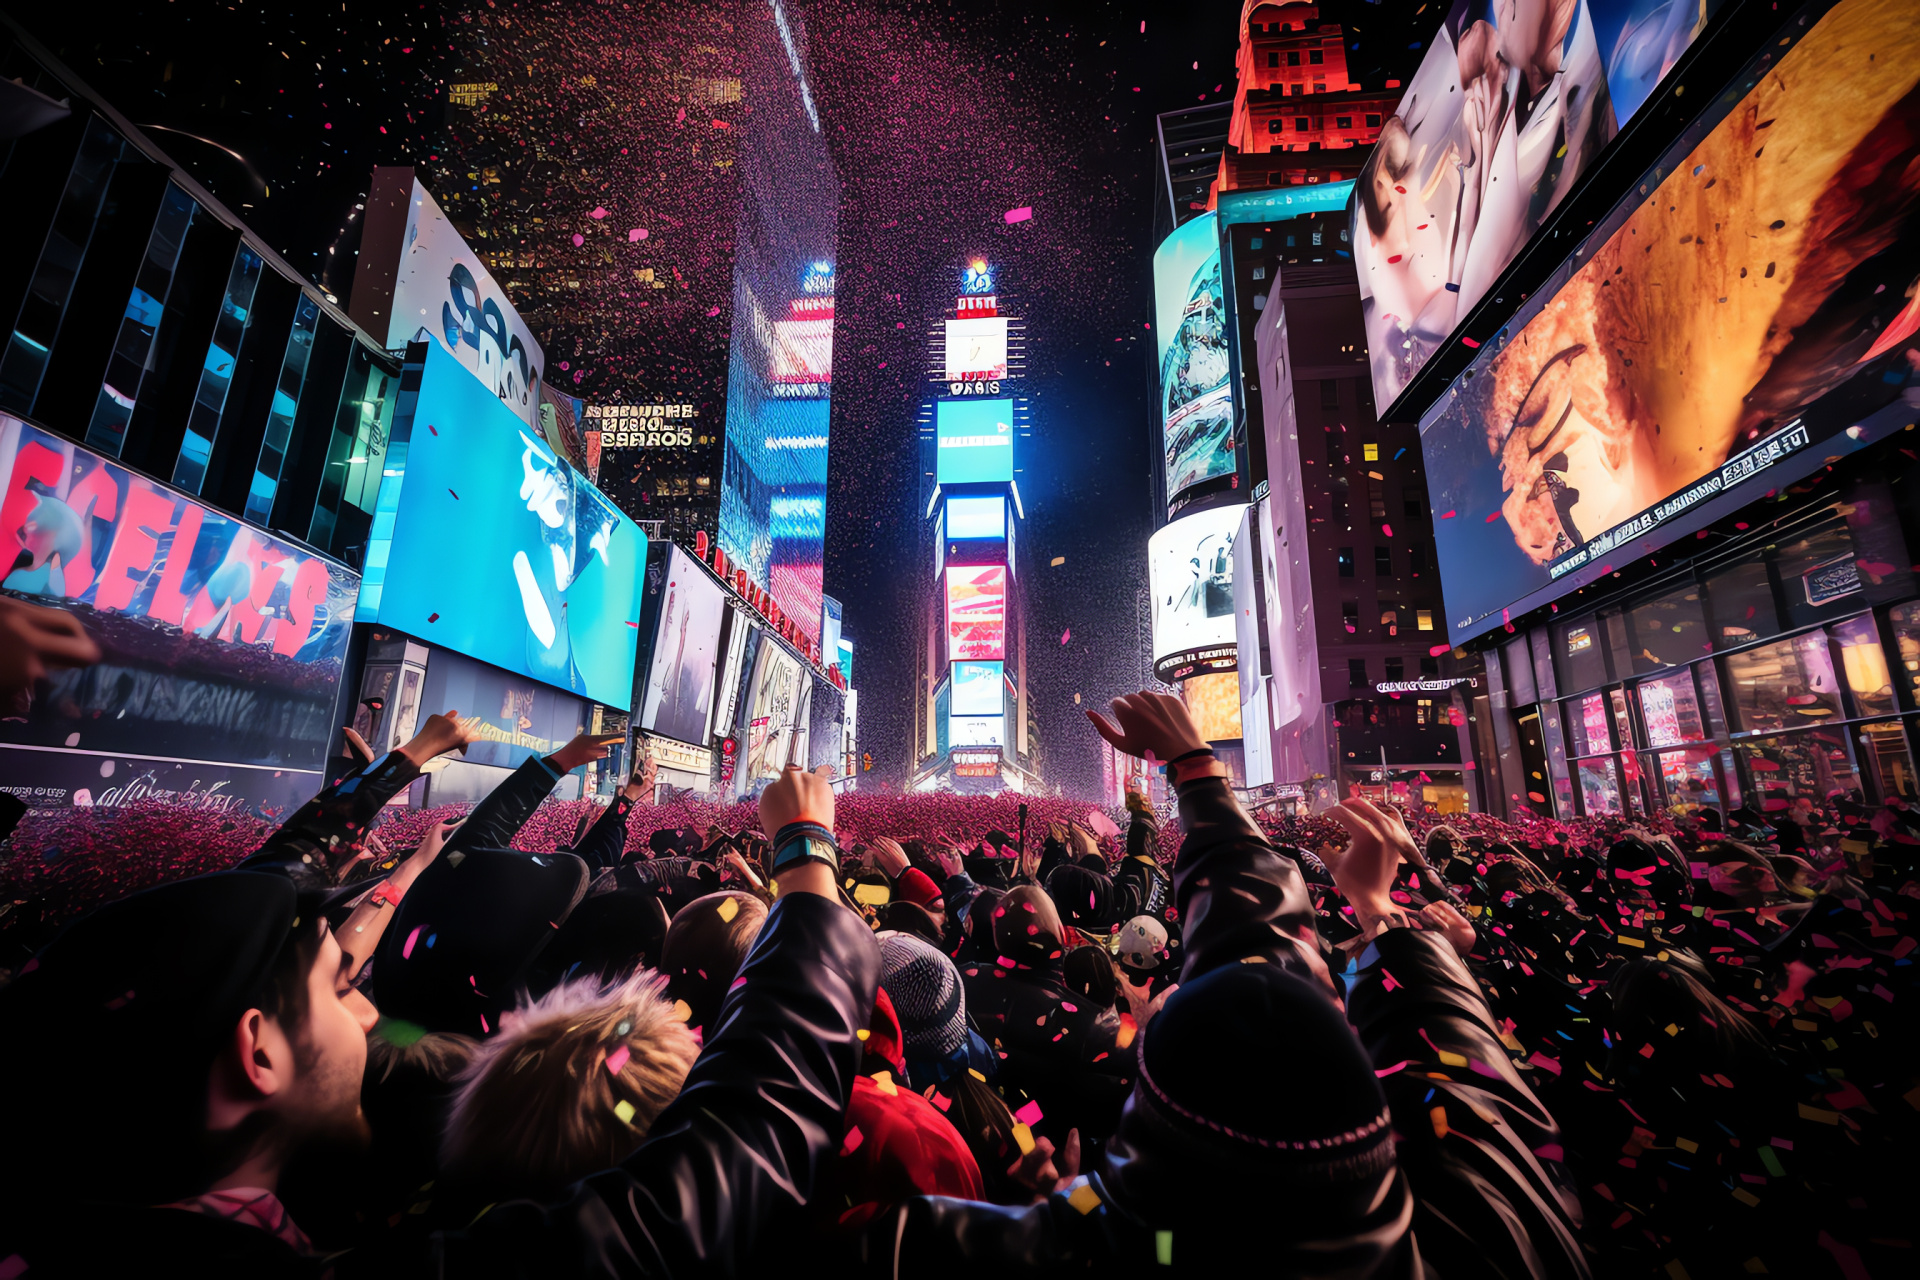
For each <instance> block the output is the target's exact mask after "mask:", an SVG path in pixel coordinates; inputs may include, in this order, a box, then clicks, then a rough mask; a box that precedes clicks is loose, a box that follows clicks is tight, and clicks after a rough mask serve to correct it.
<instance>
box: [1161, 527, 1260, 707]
mask: <svg viewBox="0 0 1920 1280" xmlns="http://www.w3.org/2000/svg"><path fill="white" fill-rule="evenodd" d="M1245 511H1246V504H1245V503H1241V504H1240V505H1237V506H1230V507H1214V508H1212V509H1210V510H1207V511H1202V512H1199V513H1197V514H1195V515H1190V516H1183V517H1181V518H1180V519H1178V520H1175V521H1174V522H1173V523H1172V524H1170V525H1167V526H1166V527H1165V528H1163V529H1161V530H1160V531H1159V532H1158V533H1156V534H1154V535H1153V537H1152V538H1151V539H1150V540H1149V541H1148V542H1147V579H1148V583H1149V585H1150V586H1151V587H1152V590H1153V673H1154V675H1155V676H1156V677H1157V678H1159V679H1161V680H1184V679H1187V678H1189V677H1191V676H1194V675H1199V674H1203V673H1205V672H1209V671H1234V670H1237V669H1238V666H1239V662H1238V656H1237V655H1238V645H1237V642H1236V639H1235V631H1234V628H1235V611H1234V606H1233V539H1234V532H1235V531H1236V530H1237V529H1238V528H1239V527H1240V522H1241V516H1242V514H1243V513H1244V512H1245Z"/></svg>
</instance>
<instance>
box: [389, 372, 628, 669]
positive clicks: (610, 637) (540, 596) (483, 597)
mask: <svg viewBox="0 0 1920 1280" xmlns="http://www.w3.org/2000/svg"><path fill="white" fill-rule="evenodd" d="M389 460H390V462H391V461H393V459H392V458H391V457H390V459H389ZM395 469H400V468H397V467H396V468H395ZM387 484H388V485H389V486H397V495H396V497H395V498H394V500H393V501H394V503H395V506H394V510H393V515H392V521H393V523H392V534H391V542H390V543H388V544H385V545H382V544H380V543H378V542H376V544H375V545H374V546H373V547H370V548H369V554H368V563H369V565H372V564H374V563H375V561H376V557H377V558H378V559H379V560H381V561H384V578H383V580H382V582H381V584H380V586H379V589H378V592H377V594H376V593H374V592H371V591H370V592H369V593H367V597H366V598H363V599H362V601H361V609H360V613H361V616H362V617H368V615H369V614H371V615H372V617H373V618H377V620H378V621H379V622H381V623H383V624H385V625H387V626H390V627H393V628H395V629H396V630H399V631H403V632H406V633H407V634H409V635H415V636H419V637H420V638H421V639H423V640H427V641H430V642H432V643H434V644H437V645H442V646H444V647H446V648H449V649H453V650H455V651H456V652H459V653H464V654H466V655H468V656H469V657H473V658H478V659H480V660H481V661H482V662H490V663H492V664H493V665H494V666H496V667H501V668H504V669H505V670H508V671H517V672H520V673H521V674H523V675H528V676H532V677H533V678H534V679H535V680H539V681H542V682H543V683H546V684H550V685H554V686H556V687H557V688H561V689H566V690H568V691H569V692H572V693H577V694H580V695H582V696H584V697H588V698H591V699H593V700H594V701H596V702H603V703H605V704H606V705H608V706H611V707H625V706H628V705H630V703H631V701H632V696H633V661H634V650H635V642H636V640H637V639H638V636H639V625H640V590H641V582H642V577H643V574H644V570H645V562H646V553H647V538H646V535H645V534H644V533H642V532H641V531H640V527H639V526H638V525H636V524H634V522H633V521H632V520H630V519H628V518H627V516H626V515H625V514H624V513H622V512H621V511H620V509H619V508H617V507H615V506H614V505H613V503H612V502H610V501H609V500H608V499H607V498H606V496H605V495H603V494H602V493H601V492H600V491H599V490H598V489H595V488H594V487H593V486H592V485H591V484H588V483H587V478H586V477H585V476H583V475H581V474H580V473H579V472H577V471H575V470H574V469H573V468H572V467H570V466H568V465H567V464H566V463H565V462H564V461H562V460H561V459H560V458H558V457H557V456H555V454H554V452H553V451H552V450H551V449H550V448H548V447H547V444H546V441H545V440H543V439H541V438H540V437H539V435H537V434H536V433H534V432H531V431H529V430H528V429H527V428H526V426H525V425H524V424H523V423H521V422H520V420H519V419H518V418H516V417H515V416H514V415H513V414H512V412H510V411H509V410H508V409H507V408H506V406H505V405H504V404H502V403H501V402H500V401H499V400H497V399H496V398H494V397H493V396H492V395H491V394H489V393H488V392H487V390H486V388H485V387H483V386H481V385H480V384H479V383H478V382H477V381H475V380H474V379H473V378H472V377H470V376H468V374H467V373H466V372H465V371H464V370H462V369H460V368H459V367H458V366H457V365H456V364H455V362H454V360H453V357H451V356H449V355H448V354H447V353H446V352H444V351H442V350H441V349H440V348H438V347H429V348H428V349H427V362H426V368H425V369H424V371H423V372H422V376H421V380H420V392H419V399H418V401H417V403H416V407H415V410H414V417H413V427H412V438H411V440H410V441H409V442H408V444H407V452H406V456H405V464H404V469H403V471H402V474H401V475H399V476H395V477H392V478H390V479H388V481H387ZM385 505H386V495H385V494H384V493H383V494H382V506H383V507H385ZM375 531H376V534H377V533H378V532H379V526H378V525H376V526H375Z"/></svg>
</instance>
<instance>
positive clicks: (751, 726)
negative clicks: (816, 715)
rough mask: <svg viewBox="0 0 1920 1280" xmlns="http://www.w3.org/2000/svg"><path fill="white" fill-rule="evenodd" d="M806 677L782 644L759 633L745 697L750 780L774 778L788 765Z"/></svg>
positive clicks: (798, 722)
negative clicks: (758, 649)
mask: <svg viewBox="0 0 1920 1280" xmlns="http://www.w3.org/2000/svg"><path fill="white" fill-rule="evenodd" d="M806 678H807V677H806V674H805V673H804V672H803V671H802V670H801V668H800V663H799V660H798V659H796V658H794V657H793V656H792V655H791V654H789V653H788V652H787V651H786V650H785V649H783V648H781V647H780V645H779V644H777V643H776V642H775V641H774V639H773V637H772V635H771V634H763V635H762V636H761V638H760V654H759V658H758V660H757V661H756V662H755V663H754V668H753V680H752V683H751V685H750V686H749V691H748V701H747V708H748V711H747V760H746V776H747V781H748V783H749V784H751V783H753V782H756V781H761V780H764V779H768V778H777V777H779V776H780V772H781V770H783V769H785V768H786V767H787V757H788V755H789V754H791V753H792V751H793V749H794V735H795V733H796V732H798V730H799V727H800V711H801V707H800V703H801V694H802V682H803V681H805V680H806Z"/></svg>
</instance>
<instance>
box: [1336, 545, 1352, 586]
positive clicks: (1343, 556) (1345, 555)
mask: <svg viewBox="0 0 1920 1280" xmlns="http://www.w3.org/2000/svg"><path fill="white" fill-rule="evenodd" d="M1339 555H1340V576H1341V577H1343V578H1351V577H1352V576H1353V548H1352V547H1341V548H1340V552H1339Z"/></svg>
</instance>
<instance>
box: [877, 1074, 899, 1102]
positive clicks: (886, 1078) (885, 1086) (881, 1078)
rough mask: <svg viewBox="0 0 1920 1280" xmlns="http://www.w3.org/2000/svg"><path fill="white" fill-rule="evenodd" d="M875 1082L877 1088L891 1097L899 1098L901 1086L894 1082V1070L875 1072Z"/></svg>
mask: <svg viewBox="0 0 1920 1280" xmlns="http://www.w3.org/2000/svg"><path fill="white" fill-rule="evenodd" d="M873 1084H874V1087H875V1088H877V1089H878V1090H880V1092H882V1093H884V1094H886V1095H887V1096H888V1097H889V1098H897V1097H899V1096H900V1086H899V1085H896V1084H895V1083H894V1082H893V1072H891V1071H877V1072H875V1073H874V1076H873Z"/></svg>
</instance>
